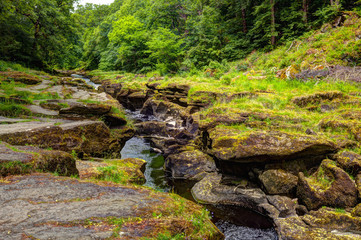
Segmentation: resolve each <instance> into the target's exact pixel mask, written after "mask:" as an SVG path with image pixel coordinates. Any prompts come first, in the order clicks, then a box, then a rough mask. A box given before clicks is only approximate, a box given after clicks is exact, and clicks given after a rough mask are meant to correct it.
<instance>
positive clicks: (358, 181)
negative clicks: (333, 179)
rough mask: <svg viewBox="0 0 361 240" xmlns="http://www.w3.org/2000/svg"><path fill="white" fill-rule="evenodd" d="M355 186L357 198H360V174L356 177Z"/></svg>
mask: <svg viewBox="0 0 361 240" xmlns="http://www.w3.org/2000/svg"><path fill="white" fill-rule="evenodd" d="M356 186H357V190H358V196H359V198H361V173H360V174H358V175H357V176H356Z"/></svg>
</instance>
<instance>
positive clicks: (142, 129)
mask: <svg viewBox="0 0 361 240" xmlns="http://www.w3.org/2000/svg"><path fill="white" fill-rule="evenodd" d="M135 128H136V129H137V130H136V131H137V133H138V134H141V135H146V136H150V135H158V136H164V137H167V136H168V135H169V133H168V130H167V123H165V122H158V121H146V122H141V123H137V124H135Z"/></svg>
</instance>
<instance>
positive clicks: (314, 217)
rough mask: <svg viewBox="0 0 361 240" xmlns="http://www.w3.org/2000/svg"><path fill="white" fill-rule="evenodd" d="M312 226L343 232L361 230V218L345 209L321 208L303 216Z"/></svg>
mask: <svg viewBox="0 0 361 240" xmlns="http://www.w3.org/2000/svg"><path fill="white" fill-rule="evenodd" d="M302 220H303V221H304V222H305V223H306V224H307V225H308V226H310V227H313V228H325V229H333V230H338V231H343V232H355V233H356V232H360V230H361V218H360V217H356V216H352V215H351V213H349V212H347V211H345V210H344V209H332V208H321V209H319V210H317V211H310V212H309V213H308V214H306V215H304V216H303V217H302Z"/></svg>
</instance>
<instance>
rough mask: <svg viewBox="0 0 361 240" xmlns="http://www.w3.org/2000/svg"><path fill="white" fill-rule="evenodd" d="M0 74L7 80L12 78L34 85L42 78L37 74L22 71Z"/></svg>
mask: <svg viewBox="0 0 361 240" xmlns="http://www.w3.org/2000/svg"><path fill="white" fill-rule="evenodd" d="M0 75H1V76H4V77H5V78H7V79H8V80H14V81H15V82H21V83H25V84H28V85H34V84H38V83H41V82H42V80H41V79H40V78H38V77H37V76H34V75H30V74H27V73H24V72H15V71H14V72H0Z"/></svg>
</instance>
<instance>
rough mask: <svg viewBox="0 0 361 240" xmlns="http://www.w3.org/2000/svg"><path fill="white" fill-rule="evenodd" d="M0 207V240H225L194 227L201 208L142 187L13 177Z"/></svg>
mask: <svg viewBox="0 0 361 240" xmlns="http://www.w3.org/2000/svg"><path fill="white" fill-rule="evenodd" d="M180 200H182V211H181V212H179V201H180ZM0 204H1V208H0V216H2V217H1V219H0V239H22V238H34V239H112V238H114V237H115V236H120V238H121V239H124V240H128V239H135V238H137V239H138V238H139V239H141V238H144V239H146V238H147V239H149V238H150V239H153V238H156V237H157V236H158V235H159V234H160V233H163V234H164V233H165V232H169V234H171V235H172V236H175V235H177V234H181V233H182V231H183V232H185V233H186V236H185V237H187V236H189V237H190V238H192V236H195V235H196V236H199V237H200V238H205V239H215V240H221V239H224V237H223V235H222V233H220V232H219V230H218V229H217V228H216V227H215V226H214V225H213V224H212V223H211V222H210V220H209V219H208V218H203V217H202V218H201V221H202V228H201V230H200V229H199V228H197V227H196V225H193V224H192V221H191V219H192V218H193V219H195V218H196V217H199V216H201V207H199V206H197V205H196V204H194V203H192V202H190V201H188V200H184V199H180V197H176V196H173V195H172V196H169V194H166V193H160V192H155V191H153V190H149V189H145V188H141V187H131V186H127V187H125V186H121V185H116V184H111V183H106V182H99V183H97V184H95V183H91V182H89V181H82V180H77V179H73V178H64V177H55V176H51V175H47V174H33V175H27V176H16V177H8V178H5V179H3V180H2V181H1V182H0ZM177 211H178V212H179V214H177V215H174V214H173V213H174V212H177ZM197 219H198V218H197ZM172 223H176V224H175V226H172V225H171V224H172ZM181 226H182V227H181ZM134 229H138V231H134ZM135 234H136V235H135ZM192 234H194V235H192Z"/></svg>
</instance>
